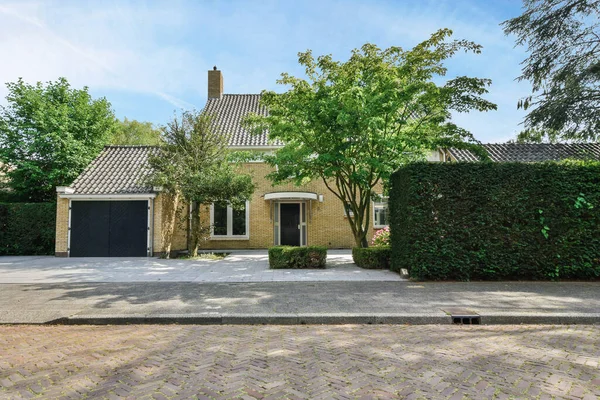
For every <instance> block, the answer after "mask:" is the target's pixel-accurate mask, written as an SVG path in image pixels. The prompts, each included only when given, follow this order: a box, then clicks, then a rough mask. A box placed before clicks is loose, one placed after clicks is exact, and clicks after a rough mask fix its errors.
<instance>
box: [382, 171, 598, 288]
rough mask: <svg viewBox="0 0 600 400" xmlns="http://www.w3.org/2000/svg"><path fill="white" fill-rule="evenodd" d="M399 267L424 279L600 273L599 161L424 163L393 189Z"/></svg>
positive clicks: (401, 175) (396, 180)
mask: <svg viewBox="0 0 600 400" xmlns="http://www.w3.org/2000/svg"><path fill="white" fill-rule="evenodd" d="M390 215H391V217H390V218H391V247H392V265H391V268H392V269H393V270H396V271H399V270H400V268H407V269H408V270H409V271H410V274H411V276H412V277H413V278H416V279H427V280H445V279H452V280H471V279H473V280H482V279H483V280H493V279H562V278H565V279H594V278H598V277H599V276H600V163H597V162H589V161H588V162H575V161H573V162H562V163H536V164H524V163H417V164H412V165H408V166H406V167H403V168H401V169H400V170H398V171H397V172H395V173H394V174H393V176H392V179H391V191H390Z"/></svg>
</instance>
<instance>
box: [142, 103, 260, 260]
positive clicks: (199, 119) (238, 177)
mask: <svg viewBox="0 0 600 400" xmlns="http://www.w3.org/2000/svg"><path fill="white" fill-rule="evenodd" d="M162 133H163V134H162V144H161V146H160V147H159V150H158V152H157V153H156V154H155V155H153V156H151V157H150V159H149V164H150V167H151V168H152V170H153V172H152V175H151V177H150V179H149V184H151V185H153V186H161V187H162V188H163V191H164V194H165V195H167V196H169V197H170V198H171V200H172V209H170V210H167V212H166V213H165V216H166V218H167V221H166V224H165V226H164V227H163V230H164V231H165V232H164V233H163V240H164V243H165V245H164V250H165V253H166V256H167V257H168V255H169V252H170V250H171V237H172V235H173V230H174V227H175V223H176V210H177V207H178V205H179V204H180V202H181V201H183V202H186V203H187V204H189V205H190V208H191V211H190V214H189V217H190V221H189V222H190V227H191V229H190V234H189V241H188V250H189V252H190V255H191V256H196V255H197V254H198V247H199V246H200V242H201V241H202V240H203V239H204V238H206V236H207V235H208V234H209V232H210V226H209V225H208V224H203V222H202V219H201V217H200V210H201V206H202V205H208V204H211V203H217V202H229V203H230V204H231V206H232V207H233V208H236V207H240V206H241V205H243V204H244V202H245V201H246V200H248V199H249V198H250V196H251V195H252V193H253V192H254V184H253V182H252V178H251V176H250V175H246V174H239V173H237V172H236V171H235V170H234V166H233V165H232V164H231V163H230V162H229V161H228V160H229V156H228V150H227V143H226V141H225V137H224V135H221V134H220V133H219V132H217V131H216V129H215V126H214V124H213V123H212V121H211V119H210V117H209V116H207V115H203V114H202V113H199V112H195V111H188V112H184V113H183V114H182V115H181V117H175V118H173V120H172V121H171V122H169V123H168V124H167V125H166V126H165V127H163V128H162Z"/></svg>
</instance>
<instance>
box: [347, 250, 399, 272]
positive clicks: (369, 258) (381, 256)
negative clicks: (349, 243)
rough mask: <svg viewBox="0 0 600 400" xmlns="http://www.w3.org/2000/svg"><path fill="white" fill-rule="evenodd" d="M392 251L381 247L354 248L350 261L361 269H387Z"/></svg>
mask: <svg viewBox="0 0 600 400" xmlns="http://www.w3.org/2000/svg"><path fill="white" fill-rule="evenodd" d="M391 255H392V250H391V249H390V248H389V247H387V246H382V247H367V248H362V247H355V248H353V249H352V259H353V260H354V263H355V264H356V265H358V266H359V267H361V268H367V269H389V268H390V258H391Z"/></svg>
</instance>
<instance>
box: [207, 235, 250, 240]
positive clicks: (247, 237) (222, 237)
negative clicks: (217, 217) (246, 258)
mask: <svg viewBox="0 0 600 400" xmlns="http://www.w3.org/2000/svg"><path fill="white" fill-rule="evenodd" d="M210 240H250V236H211V237H210Z"/></svg>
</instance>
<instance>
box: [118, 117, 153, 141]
mask: <svg viewBox="0 0 600 400" xmlns="http://www.w3.org/2000/svg"><path fill="white" fill-rule="evenodd" d="M160 134H161V132H160V129H158V128H156V127H154V125H152V123H150V122H139V121H136V120H129V119H127V118H124V119H123V120H122V121H120V120H119V121H118V125H117V129H116V131H115V134H114V136H113V137H112V139H111V141H110V143H111V144H116V145H130V146H131V145H148V146H157V145H159V144H160Z"/></svg>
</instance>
